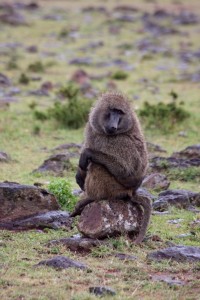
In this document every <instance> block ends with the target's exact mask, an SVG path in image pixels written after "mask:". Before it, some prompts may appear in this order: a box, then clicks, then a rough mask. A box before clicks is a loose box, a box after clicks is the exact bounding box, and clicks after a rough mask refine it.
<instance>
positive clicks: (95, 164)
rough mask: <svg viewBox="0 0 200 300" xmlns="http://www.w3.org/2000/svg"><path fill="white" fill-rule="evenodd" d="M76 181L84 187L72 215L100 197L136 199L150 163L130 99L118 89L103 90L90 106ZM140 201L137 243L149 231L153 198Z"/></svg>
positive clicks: (100, 198)
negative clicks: (112, 90)
mask: <svg viewBox="0 0 200 300" xmlns="http://www.w3.org/2000/svg"><path fill="white" fill-rule="evenodd" d="M85 137H86V138H85V141H84V145H83V148H82V151H81V155H80V160H79V167H78V171H77V174H76V181H77V183H78V184H79V186H80V187H81V189H82V190H84V193H83V197H82V200H80V201H79V202H78V203H77V206H76V207H75V210H74V212H73V213H72V214H71V216H76V215H78V214H80V213H81V211H82V210H83V208H84V207H85V205H87V204H88V203H90V202H93V201H98V200H105V199H107V200H112V199H119V200H120V199H122V200H123V199H124V200H131V201H133V202H135V200H134V193H135V191H136V190H137V188H138V187H139V186H140V184H141V183H142V180H143V178H144V175H145V172H146V169H147V165H148V158H147V150H146V144H145V140H144V136H143V134H142V131H141V128H140V124H139V121H138V118H137V116H136V114H135V112H134V111H133V110H132V109H131V106H130V104H129V102H128V99H127V98H126V97H125V96H124V95H123V94H121V93H118V92H107V93H105V94H103V95H102V96H101V97H100V98H99V99H98V100H97V102H96V104H95V105H94V107H93V108H92V109H91V112H90V115H89V121H88V123H87V125H86V130H85ZM135 198H136V199H138V200H137V205H139V206H140V207H141V208H142V209H143V220H142V221H141V224H140V229H139V233H138V236H137V237H136V239H135V243H140V242H141V241H142V240H143V238H144V235H145V233H146V229H147V226H148V223H149V219H150V214H151V203H150V200H149V201H148V200H147V201H146V202H145V203H143V201H144V200H142V201H141V202H142V203H140V200H139V197H135Z"/></svg>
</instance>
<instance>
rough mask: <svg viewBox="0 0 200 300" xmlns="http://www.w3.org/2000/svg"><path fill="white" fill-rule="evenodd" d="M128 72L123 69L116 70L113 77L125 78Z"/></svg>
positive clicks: (116, 78) (117, 78)
mask: <svg viewBox="0 0 200 300" xmlns="http://www.w3.org/2000/svg"><path fill="white" fill-rule="evenodd" d="M127 77H128V74H127V73H126V72H124V71H122V70H119V71H116V72H114V73H113V74H112V76H111V78H112V79H115V80H125V79H126V78H127Z"/></svg>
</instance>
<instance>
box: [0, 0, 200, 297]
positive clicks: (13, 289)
mask: <svg viewBox="0 0 200 300" xmlns="http://www.w3.org/2000/svg"><path fill="white" fill-rule="evenodd" d="M38 3H39V4H40V5H41V9H40V10H39V11H38V12H34V13H30V12H28V11H23V13H24V14H25V16H26V17H27V18H28V19H29V20H30V23H31V25H30V26H20V27H12V26H8V25H5V24H1V32H0V37H1V43H8V42H12V43H15V42H19V41H21V43H22V46H19V47H18V48H17V49H15V50H14V51H13V50H9V49H7V50H6V54H5V55H4V54H2V53H0V68H1V72H2V73H4V74H5V75H7V76H8V77H9V78H10V79H11V80H12V84H13V85H14V86H15V87H19V88H20V89H21V93H20V94H16V95H14V96H13V97H14V98H16V99H17V100H18V102H13V103H11V104H10V106H9V108H8V109H6V110H3V109H1V108H0V150H1V151H4V152H7V153H8V154H10V155H11V157H12V162H10V163H1V164H0V181H4V180H9V181H15V182H20V183H24V184H33V183H34V182H40V183H42V184H44V187H47V186H48V184H49V182H51V181H53V180H54V179H55V178H54V177H53V176H52V175H48V174H46V175H44V174H42V175H39V174H33V173H32V171H33V170H34V169H36V168H37V167H38V166H39V165H41V163H42V162H43V161H44V159H46V158H48V157H49V156H50V155H51V154H52V153H53V151H52V149H53V148H55V147H57V146H58V145H60V144H64V143H71V142H74V143H81V142H82V141H83V135H84V133H83V131H84V128H83V127H82V128H80V129H68V128H60V127H59V126H58V124H57V122H55V121H53V120H46V121H45V122H43V121H42V120H36V119H35V118H34V115H33V110H34V109H36V110H38V111H40V112H46V111H47V110H48V109H49V108H50V107H53V105H54V103H55V102H56V101H57V100H58V98H57V97H58V94H57V92H58V90H60V89H61V90H62V87H65V86H66V84H67V83H68V82H69V81H70V79H71V76H72V74H73V72H74V71H75V70H77V69H78V68H79V67H78V66H74V65H69V64H68V62H69V61H70V60H71V59H73V58H75V57H91V59H92V61H93V64H92V65H91V66H84V70H85V71H86V72H87V73H88V74H90V75H102V74H106V73H107V72H109V74H113V73H114V72H116V70H118V67H117V68H116V66H106V67H104V68H100V67H96V65H95V64H96V63H98V62H99V61H100V62H101V61H105V62H109V61H110V60H114V59H119V58H120V59H122V60H124V61H127V62H128V64H129V65H132V66H133V70H131V71H129V70H122V71H121V70H119V71H120V72H119V73H118V74H117V77H115V76H114V78H113V79H112V81H114V83H115V84H116V85H117V87H118V88H119V89H120V90H122V91H123V92H124V93H126V94H127V95H128V96H129V98H130V99H131V100H133V99H137V100H133V101H132V102H133V105H134V107H135V110H136V111H137V112H139V110H140V109H142V107H143V105H144V103H145V102H148V103H150V104H151V105H156V104H158V103H159V102H162V103H164V104H167V103H169V102H170V101H172V95H171V94H170V93H171V91H173V94H174V95H175V94H176V95H178V100H177V101H178V102H182V101H183V102H184V109H185V110H186V111H187V112H189V114H190V117H189V118H187V119H185V120H184V122H182V123H180V124H176V126H174V127H173V129H172V130H170V131H167V132H164V133H163V132H162V131H161V130H160V128H159V127H158V126H157V127H156V128H150V127H147V128H146V127H145V124H144V123H143V122H142V127H143V128H144V133H145V136H146V138H147V140H148V141H151V142H153V143H156V144H159V145H161V146H162V147H163V148H164V149H166V150H167V155H170V154H171V153H173V152H176V151H179V150H182V149H183V148H185V147H186V146H189V145H192V144H197V143H198V137H199V128H200V118H199V114H200V111H199V83H192V82H181V81H179V80H177V76H178V74H179V73H180V61H178V58H177V56H176V55H172V56H171V57H167V56H162V55H160V54H158V55H151V56H149V57H146V59H144V58H142V57H141V53H140V52H139V51H138V50H137V49H136V46H135V45H136V43H137V41H139V40H141V39H142V38H144V37H148V34H147V33H145V32H142V31H141V23H140V22H139V21H136V22H134V23H123V22H120V33H119V35H111V34H110V33H109V26H110V24H109V22H108V17H107V15H105V14H102V13H98V12H94V13H84V14H82V13H81V12H80V11H78V10H77V7H80V8H81V7H85V6H90V5H95V6H96V5H97V6H98V5H99V6H102V5H103V6H105V7H106V8H107V10H109V11H111V10H112V8H113V7H114V6H116V5H117V3H116V2H114V1H113V0H112V1H107V2H106V3H105V4H102V2H100V1H99V0H97V1H96V2H95V4H94V1H91V0H86V1H79V0H78V1H76V2H73V1H56V3H55V1H38ZM125 3H127V4H130V5H132V3H131V2H130V1H128V0H126V1H125ZM181 4H182V5H183V7H185V5H186V6H187V7H188V3H187V1H186V0H181ZM134 6H136V7H138V8H139V9H141V10H142V11H153V10H154V9H155V5H154V4H153V3H152V2H150V1H148V2H146V1H144V0H143V1H140V3H134ZM160 6H161V7H163V8H166V9H169V10H172V11H173V12H175V11H177V10H178V6H177V5H176V4H174V2H173V1H171V0H165V1H162V4H160ZM55 7H58V9H56V8H55ZM190 10H191V11H193V12H195V13H198V12H199V11H200V6H199V1H198V0H192V1H191V3H190ZM140 13H141V12H139V14H140ZM45 14H46V15H48V14H57V15H59V16H61V17H63V19H62V18H61V20H60V21H53V20H45V19H43V16H44V15H45ZM77 20H78V22H77ZM109 21H110V20H109ZM117 22H118V21H117ZM117 22H116V20H115V21H114V24H119V22H118V23H117ZM179 27H180V30H181V31H183V32H185V35H175V36H173V35H169V36H165V38H163V39H161V42H162V43H164V42H165V43H166V44H167V45H168V46H169V47H171V48H172V50H173V52H174V53H177V52H178V51H179V50H180V44H181V43H182V44H183V43H191V44H192V46H191V48H192V49H193V50H196V49H199V25H191V26H190V25H189V26H179ZM65 28H66V32H65V31H64V29H65ZM72 29H73V31H74V32H77V36H78V37H76V36H75V37H70V32H71V30H72ZM97 32H98V34H97ZM61 33H63V37H62V38H60V35H61ZM64 35H65V36H64ZM95 41H103V42H104V46H103V47H99V48H96V49H86V50H82V49H83V48H84V47H86V45H88V44H89V43H90V42H95ZM30 45H37V47H38V52H37V53H28V52H26V51H25V49H26V47H28V46H30ZM123 45H128V47H124V46H123ZM147 58H148V59H147ZM36 62H40V64H41V65H40V64H39V65H36V67H41V66H42V69H41V68H39V69H38V68H36V69H35V68H33V69H32V68H31V70H30V69H28V68H29V66H31V65H33V64H35V63H36ZM15 64H16V65H17V68H15V67H16V66H15ZM157 66H166V67H168V70H167V71H159V69H158V68H157ZM195 69H196V65H195V63H191V64H190V65H189V66H188V72H194V71H195ZM35 71H37V72H38V71H42V72H41V73H40V72H39V73H35ZM124 74H125V76H122V77H124V78H123V80H117V79H119V78H118V77H121V75H124ZM22 75H26V77H27V78H28V80H29V83H28V84H25V83H26V82H27V78H25V77H24V76H22ZM119 75H120V76H119ZM126 75H127V76H126ZM36 77H37V78H41V79H40V81H36V80H33V78H36ZM120 79H122V78H120ZM19 81H20V82H19ZM46 81H50V82H52V83H53V86H54V87H55V88H54V89H53V90H52V91H51V92H50V96H49V97H38V96H34V95H30V94H29V93H28V92H29V91H31V90H35V89H39V88H40V87H41V84H42V83H44V82H46ZM108 81H110V75H108V76H107V77H106V76H105V77H103V78H102V79H100V80H92V81H91V83H92V85H93V86H94V88H95V89H97V90H99V91H100V92H101V91H103V90H106V85H107V83H108ZM1 89H3V88H2V87H1ZM8 89H9V88H8ZM83 100H84V99H83ZM92 100H94V99H92ZM181 131H183V132H185V133H186V135H185V137H182V136H179V132H181ZM77 162H78V161H77V158H74V159H73V160H72V163H73V166H74V168H73V169H72V170H71V171H69V172H68V173H67V176H66V177H67V180H68V181H69V182H70V183H71V185H72V188H78V186H77V184H76V183H75V172H76V171H75V169H76V165H77ZM167 172H168V173H167V175H168V177H169V178H170V181H171V185H170V188H176V189H191V190H192V191H199V187H200V183H199V168H190V169H187V170H170V171H167ZM58 180H59V178H58ZM199 218H200V216H199V214H194V213H192V212H189V211H185V210H177V209H172V210H171V211H170V212H169V214H168V215H164V216H163V215H161V216H160V215H153V216H152V219H151V224H150V227H149V230H148V233H147V237H148V236H149V239H147V240H146V241H144V242H143V243H142V245H141V246H135V245H134V244H132V243H131V242H130V241H129V240H127V239H126V238H125V237H121V238H119V239H113V240H111V246H110V247H105V246H101V247H99V248H95V249H94V250H93V251H92V252H91V253H90V254H87V255H81V254H78V253H72V252H70V251H69V250H67V249H66V248H65V247H64V246H61V245H59V246H51V247H49V246H47V242H48V241H49V240H53V239H59V238H63V237H67V236H71V235H72V234H76V233H77V229H76V228H74V229H73V230H72V231H70V232H67V231H64V230H49V229H48V230H45V231H38V230H31V231H28V232H9V231H3V230H2V231H0V261H1V263H0V298H1V299H5V300H7V299H26V300H27V299H31V300H33V299H37V300H46V299H48V300H49V299H52V300H55V299H56V300H57V299H58V300H62V299H70V300H72V299H73V300H86V299H87V300H88V299H91V300H93V299H97V297H96V296H94V295H91V294H89V292H88V289H89V286H95V285H106V286H110V287H112V288H113V289H114V290H116V292H117V295H116V296H114V297H112V299H114V300H119V299H120V300H121V299H127V300H129V299H130V300H132V299H136V300H137V299H138V300H139V299H144V300H151V299H164V300H165V299H167V300H168V299H178V300H182V299H188V300H189V299H190V300H194V299H198V297H199V293H200V288H199V278H200V267H199V264H192V263H190V264H188V263H176V262H172V261H165V262H159V263H157V262H149V261H148V260H147V259H146V255H147V254H148V253H149V252H150V251H153V250H156V249H161V248H164V247H167V246H168V245H169V242H170V243H174V244H180V245H192V246H200V242H199V241H200V231H199V228H198V223H197V225H195V223H194V221H197V220H199ZM173 219H182V221H181V222H180V223H178V224H171V223H169V222H168V221H169V220H173ZM185 233H186V234H189V235H187V236H186V237H184V238H180V237H178V236H179V235H181V234H185ZM152 235H157V236H159V238H160V239H159V240H158V241H154V240H152V239H151V238H150V237H151V236H152ZM119 252H122V253H127V254H131V255H134V256H136V257H137V259H136V260H134V261H120V260H119V259H117V258H116V257H115V256H114V253H119ZM54 255H66V256H69V257H70V258H72V259H75V260H79V261H81V262H84V263H85V264H87V265H88V267H89V268H90V271H89V272H86V271H82V270H75V269H68V270H62V271H56V270H54V269H51V268H47V267H44V266H43V267H39V268H35V267H34V265H35V264H37V263H38V262H39V261H40V260H43V259H47V258H50V257H53V256H54ZM154 274H168V275H172V276H175V278H177V279H180V280H185V282H186V284H185V285H184V286H178V287H170V286H168V285H167V284H166V283H163V282H154V281H152V280H151V275H154ZM104 299H110V298H109V297H104Z"/></svg>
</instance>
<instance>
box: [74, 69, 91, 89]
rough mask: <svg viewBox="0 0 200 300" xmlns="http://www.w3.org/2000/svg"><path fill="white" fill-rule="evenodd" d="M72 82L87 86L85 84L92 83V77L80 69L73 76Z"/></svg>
mask: <svg viewBox="0 0 200 300" xmlns="http://www.w3.org/2000/svg"><path fill="white" fill-rule="evenodd" d="M71 80H72V81H74V82H76V83H77V84H79V85H82V84H85V83H89V82H90V77H89V75H88V74H87V73H86V72H85V71H84V70H82V69H78V70H76V71H75V73H74V74H73V75H72V77H71Z"/></svg>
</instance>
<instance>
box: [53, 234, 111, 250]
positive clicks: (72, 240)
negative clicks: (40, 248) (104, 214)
mask: <svg viewBox="0 0 200 300" xmlns="http://www.w3.org/2000/svg"><path fill="white" fill-rule="evenodd" d="M107 244H108V242H107V241H101V240H97V239H91V238H86V237H80V236H78V237H76V236H73V237H69V238H62V239H59V240H52V241H50V242H49V243H48V246H52V245H63V246H65V247H66V248H67V249H69V250H71V251H73V252H80V253H83V252H90V251H91V250H92V248H94V247H99V246H101V245H107Z"/></svg>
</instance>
